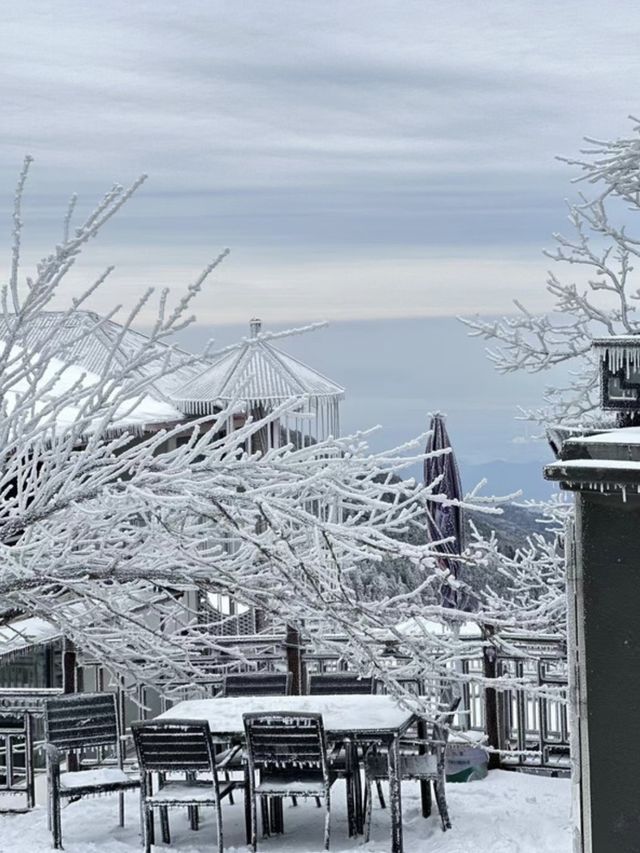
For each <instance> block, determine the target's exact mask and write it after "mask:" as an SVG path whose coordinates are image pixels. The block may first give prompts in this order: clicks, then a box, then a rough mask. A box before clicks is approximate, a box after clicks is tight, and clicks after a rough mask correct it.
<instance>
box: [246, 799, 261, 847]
mask: <svg viewBox="0 0 640 853" xmlns="http://www.w3.org/2000/svg"><path fill="white" fill-rule="evenodd" d="M247 796H248V797H249V799H250V800H251V803H250V805H251V844H250V845H249V846H250V847H251V849H252V850H253V853H256V851H257V849H258V803H257V802H256V795H255V793H254V792H253V791H249V792H248V793H247ZM263 820H264V812H263Z"/></svg>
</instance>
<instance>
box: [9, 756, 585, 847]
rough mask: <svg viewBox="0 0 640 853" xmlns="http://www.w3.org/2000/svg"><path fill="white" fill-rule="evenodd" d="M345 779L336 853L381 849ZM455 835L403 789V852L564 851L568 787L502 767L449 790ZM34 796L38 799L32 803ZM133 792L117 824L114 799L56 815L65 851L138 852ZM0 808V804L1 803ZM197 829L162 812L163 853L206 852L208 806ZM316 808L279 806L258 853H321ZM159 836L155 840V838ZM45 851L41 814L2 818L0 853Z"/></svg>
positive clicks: (238, 829)
mask: <svg viewBox="0 0 640 853" xmlns="http://www.w3.org/2000/svg"><path fill="white" fill-rule="evenodd" d="M342 785H343V783H341V782H337V783H336V784H335V785H334V787H333V788H332V794H333V808H332V826H331V831H332V839H331V841H332V843H331V849H332V851H334V853H346V851H351V850H359V851H362V853H365V851H366V853H388V851H389V849H390V839H389V812H388V809H387V810H385V811H383V810H381V809H380V808H379V805H378V802H377V797H375V796H374V803H375V807H374V813H373V829H372V840H371V842H370V843H369V844H368V845H367V846H363V844H362V840H361V839H349V838H347V825H346V812H345V804H344V788H343V787H342ZM447 795H448V800H449V806H450V811H451V819H452V823H453V829H452V830H450V831H449V832H447V833H443V832H442V830H441V828H440V821H439V819H438V817H437V815H436V814H434V815H432V816H431V817H430V818H429V819H428V820H424V819H423V818H422V817H421V815H420V802H419V799H418V786H417V785H416V784H415V783H406V784H405V785H403V813H404V829H405V835H404V849H405V853H570V850H571V840H570V825H569V799H570V793H569V782H568V781H567V780H565V779H550V778H546V777H542V776H529V775H524V774H519V773H509V772H507V771H500V770H498V771H494V772H492V773H490V774H489V776H488V778H487V779H484V780H482V781H480V782H471V783H467V784H457V785H456V784H452V785H449V786H448V789H447ZM40 799H41V800H42V797H41V798H40ZM137 803H138V800H137V795H136V794H135V793H131V794H128V795H127V818H126V826H125V827H124V828H123V829H120V828H119V827H118V826H117V797H115V796H109V797H100V798H93V799H84V800H81V801H79V802H77V803H71V804H70V805H68V806H66V807H65V808H64V809H63V812H62V832H63V844H64V848H65V850H66V851H67V853H139V851H140V837H139V834H138V810H137ZM2 805H3V803H0V807H1V806H2ZM201 815H202V817H203V821H202V825H201V828H200V830H199V831H198V832H192V831H191V830H190V829H189V827H188V824H187V822H186V818H185V816H184V814H183V812H182V810H175V811H173V812H170V820H171V830H172V838H171V842H172V843H171V847H166V846H164V845H162V844H157V845H156V846H155V848H154V849H155V851H166V853H170V851H171V853H211V850H215V826H214V824H213V816H212V813H211V811H210V810H205V809H202V810H201ZM322 821H323V810H321V809H318V808H316V806H315V804H314V803H313V802H308V803H306V804H305V803H304V802H302V801H301V802H300V804H299V805H298V807H297V808H293V807H292V806H291V805H290V804H287V805H285V835H284V836H275V837H273V838H265V839H261V840H260V842H259V844H258V850H259V851H261V853H321V851H322ZM224 832H225V845H226V846H225V853H246V851H247V850H248V848H247V847H246V845H245V843H244V820H243V806H242V796H241V795H240V793H238V796H237V798H236V804H235V805H233V806H229V805H228V804H227V805H225V809H224ZM158 840H159V836H158ZM49 849H51V841H50V835H49V833H48V831H47V816H46V808H45V807H44V806H42V805H40V806H38V807H37V808H36V809H35V811H32V812H30V813H28V814H24V815H7V814H5V815H0V853H39V851H47V850H49Z"/></svg>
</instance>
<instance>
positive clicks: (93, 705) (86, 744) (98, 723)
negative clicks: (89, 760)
mask: <svg viewBox="0 0 640 853" xmlns="http://www.w3.org/2000/svg"><path fill="white" fill-rule="evenodd" d="M44 730H45V738H46V740H47V742H48V743H50V744H52V745H53V746H55V747H57V748H58V749H59V750H61V751H67V750H72V749H91V748H93V747H99V746H116V747H119V738H120V728H119V722H118V713H117V706H116V697H115V695H114V694H113V693H74V694H71V695H68V696H58V697H56V698H55V699H48V700H47V701H46V703H45V712H44Z"/></svg>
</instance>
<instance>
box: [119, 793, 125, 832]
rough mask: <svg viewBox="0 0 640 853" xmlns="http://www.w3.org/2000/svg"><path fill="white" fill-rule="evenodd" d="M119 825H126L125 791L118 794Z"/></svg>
mask: <svg viewBox="0 0 640 853" xmlns="http://www.w3.org/2000/svg"><path fill="white" fill-rule="evenodd" d="M118 826H124V791H120V793H119V794H118Z"/></svg>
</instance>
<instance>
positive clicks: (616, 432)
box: [565, 427, 640, 444]
mask: <svg viewBox="0 0 640 853" xmlns="http://www.w3.org/2000/svg"><path fill="white" fill-rule="evenodd" d="M565 443H566V444H640V427H624V428H622V429H612V430H607V431H606V432H598V433H595V434H594V435H587V436H584V437H582V438H569V439H567V441H566V442H565Z"/></svg>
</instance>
